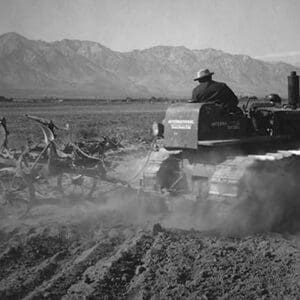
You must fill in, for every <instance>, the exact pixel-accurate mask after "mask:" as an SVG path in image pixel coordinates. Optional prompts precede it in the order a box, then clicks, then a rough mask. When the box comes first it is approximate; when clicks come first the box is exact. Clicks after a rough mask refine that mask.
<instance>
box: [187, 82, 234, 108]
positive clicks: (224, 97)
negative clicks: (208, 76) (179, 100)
mask: <svg viewBox="0 0 300 300" xmlns="http://www.w3.org/2000/svg"><path fill="white" fill-rule="evenodd" d="M189 102H217V103H220V104H224V105H228V106H237V104H238V99H237V96H236V95H235V94H234V92H233V91H232V90H231V89H230V88H229V87H228V86H227V85H226V84H225V83H223V82H217V81H213V80H208V81H205V82H199V85H198V86H196V87H195V88H194V90H193V95H192V100H190V101H189Z"/></svg>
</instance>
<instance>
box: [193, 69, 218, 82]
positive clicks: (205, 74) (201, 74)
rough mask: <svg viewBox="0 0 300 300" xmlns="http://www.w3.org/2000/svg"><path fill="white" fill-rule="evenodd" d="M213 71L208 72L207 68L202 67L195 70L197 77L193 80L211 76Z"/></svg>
mask: <svg viewBox="0 0 300 300" xmlns="http://www.w3.org/2000/svg"><path fill="white" fill-rule="evenodd" d="M213 74H214V72H210V71H209V70H208V69H202V70H199V71H198V72H197V77H196V78H195V79H194V81H197V80H200V79H202V78H205V77H208V76H211V75H213Z"/></svg>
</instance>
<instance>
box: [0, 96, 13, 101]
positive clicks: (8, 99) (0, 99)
mask: <svg viewBox="0 0 300 300" xmlns="http://www.w3.org/2000/svg"><path fill="white" fill-rule="evenodd" d="M0 102H13V98H6V97H4V96H0Z"/></svg>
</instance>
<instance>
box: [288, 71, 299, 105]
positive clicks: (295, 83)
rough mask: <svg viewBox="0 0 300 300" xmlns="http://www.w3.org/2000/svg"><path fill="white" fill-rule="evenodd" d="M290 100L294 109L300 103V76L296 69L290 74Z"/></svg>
mask: <svg viewBox="0 0 300 300" xmlns="http://www.w3.org/2000/svg"><path fill="white" fill-rule="evenodd" d="M288 102H289V105H290V106H291V107H292V108H294V109H295V108H297V105H298V103H299V76H298V75H297V74H296V72H295V71H293V72H291V75H290V76H288Z"/></svg>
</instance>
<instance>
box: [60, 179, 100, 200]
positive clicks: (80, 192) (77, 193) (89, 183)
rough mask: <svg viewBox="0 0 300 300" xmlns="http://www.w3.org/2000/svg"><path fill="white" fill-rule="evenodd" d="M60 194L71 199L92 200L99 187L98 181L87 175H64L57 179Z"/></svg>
mask: <svg viewBox="0 0 300 300" xmlns="http://www.w3.org/2000/svg"><path fill="white" fill-rule="evenodd" d="M57 186H58V190H59V192H60V193H61V194H62V195H63V196H64V197H68V198H71V199H79V200H80V199H89V198H92V196H93V193H94V191H95V189H96V186H97V179H96V178H94V177H89V176H85V175H74V174H68V173H64V174H62V175H60V176H59V177H58V178H57Z"/></svg>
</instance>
